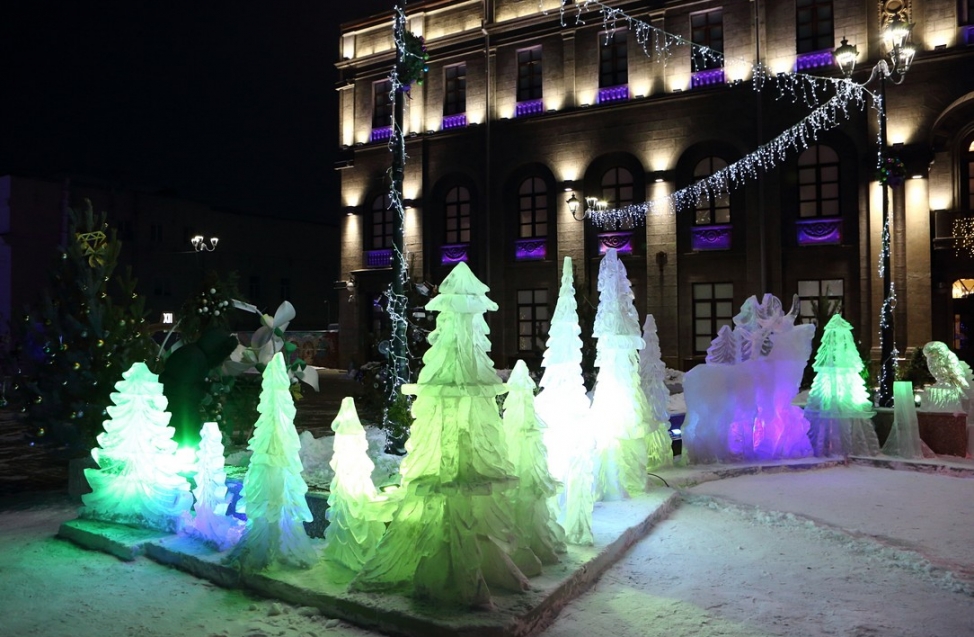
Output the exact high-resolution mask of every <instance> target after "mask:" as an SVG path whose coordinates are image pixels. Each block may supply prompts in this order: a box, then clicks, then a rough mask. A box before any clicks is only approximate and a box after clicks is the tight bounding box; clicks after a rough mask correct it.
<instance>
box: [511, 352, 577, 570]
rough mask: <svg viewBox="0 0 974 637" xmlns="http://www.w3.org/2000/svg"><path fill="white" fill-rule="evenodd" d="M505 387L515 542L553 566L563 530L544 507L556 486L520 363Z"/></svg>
mask: <svg viewBox="0 0 974 637" xmlns="http://www.w3.org/2000/svg"><path fill="white" fill-rule="evenodd" d="M507 388H508V393H507V398H506V399H505V400H504V430H505V431H506V432H507V444H508V448H507V451H508V457H509V458H510V460H511V464H513V465H514V475H515V476H517V478H518V485H517V489H516V490H515V491H514V492H513V494H512V496H513V499H514V523H515V525H516V527H517V537H518V541H519V543H520V544H521V545H522V546H526V547H528V548H530V549H531V550H532V551H533V552H534V554H535V555H536V556H537V557H538V559H540V560H541V563H542V564H554V563H556V562H558V556H557V553H564V552H565V543H564V537H565V531H564V529H562V528H561V526H560V525H559V524H558V522H557V521H555V519H554V517H553V516H552V515H551V511H550V510H549V508H548V500H549V499H550V498H552V497H553V496H554V495H555V493H556V492H557V487H558V483H557V482H556V481H555V480H554V478H552V477H551V473H549V472H548V462H547V454H546V451H545V446H544V441H543V440H542V426H543V425H542V423H541V422H540V420H539V419H538V417H537V414H535V411H534V389H535V384H534V381H533V380H531V374H530V373H529V372H528V366H527V365H525V363H524V361H522V360H519V361H518V362H517V363H516V364H515V365H514V369H513V370H512V371H511V377H510V378H509V379H508V381H507Z"/></svg>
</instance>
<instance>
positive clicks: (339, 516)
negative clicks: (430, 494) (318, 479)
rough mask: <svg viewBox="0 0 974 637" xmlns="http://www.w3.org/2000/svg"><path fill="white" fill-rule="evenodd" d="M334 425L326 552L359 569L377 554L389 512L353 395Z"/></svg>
mask: <svg viewBox="0 0 974 637" xmlns="http://www.w3.org/2000/svg"><path fill="white" fill-rule="evenodd" d="M331 428H332V430H333V431H334V432H335V440H334V453H332V457H331V463H330V464H331V468H332V470H334V472H335V476H334V477H333V478H332V481H331V488H330V491H331V493H330V495H329V496H328V511H327V513H326V514H325V516H326V517H327V518H328V528H327V529H325V542H326V544H325V550H324V553H323V555H322V557H323V558H324V559H326V560H328V561H330V562H334V563H336V564H341V565H342V566H344V567H345V568H347V569H349V570H351V571H354V572H356V573H357V572H358V571H359V570H361V568H362V566H363V565H364V564H365V562H366V561H367V560H368V559H369V558H370V557H372V554H373V553H375V548H376V546H378V545H379V540H381V539H382V535H383V534H384V533H385V530H386V525H385V523H386V522H387V521H388V520H389V517H390V516H389V515H386V514H385V510H386V509H388V506H386V503H385V501H380V499H379V494H378V491H377V490H376V488H375V485H374V484H373V483H372V470H373V469H375V464H374V463H373V462H372V460H371V459H370V458H369V455H368V453H367V452H368V449H369V442H368V440H367V439H366V437H365V429H363V428H362V423H361V422H360V421H359V417H358V412H357V411H356V410H355V400H354V399H353V398H351V397H346V398H343V399H342V406H341V408H340V409H339V411H338V415H337V416H335V420H334V421H333V422H332V423H331Z"/></svg>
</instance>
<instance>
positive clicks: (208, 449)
mask: <svg viewBox="0 0 974 637" xmlns="http://www.w3.org/2000/svg"><path fill="white" fill-rule="evenodd" d="M201 434H202V438H201V440H200V447H199V451H198V452H197V460H196V475H195V476H194V478H193V479H194V481H195V482H196V488H195V489H193V496H194V497H195V498H196V502H195V504H193V516H192V517H191V518H190V521H189V523H188V524H186V525H185V526H184V528H183V531H184V532H185V533H186V534H188V535H191V536H194V537H198V538H200V539H202V540H203V541H204V542H207V543H210V544H212V545H214V546H216V548H217V549H218V550H220V551H225V550H227V549H228V548H230V547H231V546H233V545H234V544H236V543H237V542H238V541H239V540H240V535H241V534H242V533H243V530H244V524H243V522H242V521H241V520H238V519H237V518H235V517H232V516H229V515H227V508H228V507H229V506H230V495H229V493H228V491H227V471H226V465H225V460H224V457H223V454H224V448H223V434H222V432H221V431H220V428H219V427H218V426H217V424H216V423H215V422H205V423H203V429H202V431H201Z"/></svg>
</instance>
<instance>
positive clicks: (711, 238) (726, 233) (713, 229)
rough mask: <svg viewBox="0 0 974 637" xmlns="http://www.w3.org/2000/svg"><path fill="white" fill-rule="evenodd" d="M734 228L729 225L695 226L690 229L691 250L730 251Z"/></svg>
mask: <svg viewBox="0 0 974 637" xmlns="http://www.w3.org/2000/svg"><path fill="white" fill-rule="evenodd" d="M732 228H733V226H731V225H730V224H729V223H721V224H713V225H706V226H694V227H693V228H691V229H690V249H691V250H695V251H704V250H730V249H731V229H732Z"/></svg>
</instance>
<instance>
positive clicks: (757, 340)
mask: <svg viewBox="0 0 974 637" xmlns="http://www.w3.org/2000/svg"><path fill="white" fill-rule="evenodd" d="M797 315H798V297H797V296H796V297H795V300H794V304H793V306H792V309H791V311H790V312H789V313H788V314H785V313H784V312H783V311H782V307H781V301H779V300H778V299H777V298H775V297H774V296H773V295H771V294H765V295H764V299H763V300H762V301H761V302H760V303H759V302H758V300H757V298H756V297H754V296H752V297H750V298H748V299H747V300H746V301H745V302H744V304H743V305H742V306H741V311H740V313H738V315H737V316H735V317H734V324H735V327H734V329H733V330H732V329H731V328H730V327H729V326H723V327H722V328H721V330H720V332H719V333H718V335H717V337H716V338H715V339H714V341H713V342H712V343H711V347H710V349H709V350H708V354H707V363H706V364H705V365H698V366H696V367H694V368H693V369H692V370H690V371H689V372H687V373H686V376H684V379H683V390H684V393H685V398H686V403H687V416H686V421H685V423H684V427H683V445H684V449H685V450H686V453H687V456H688V459H689V461H690V462H691V463H708V462H740V461H744V460H771V459H778V458H801V457H804V456H808V455H811V453H812V448H811V445H810V443H809V439H808V421H807V420H806V419H805V417H804V415H803V414H802V410H801V408H799V407H796V406H794V405H792V404H791V401H792V400H793V399H794V397H795V396H796V395H797V394H798V387H799V384H800V383H801V377H802V373H803V371H804V369H805V364H806V363H807V362H808V358H809V356H810V355H811V352H812V336H813V335H814V333H815V326H814V325H810V324H809V325H797V326H796V325H795V324H794V323H795V318H796V317H797Z"/></svg>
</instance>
